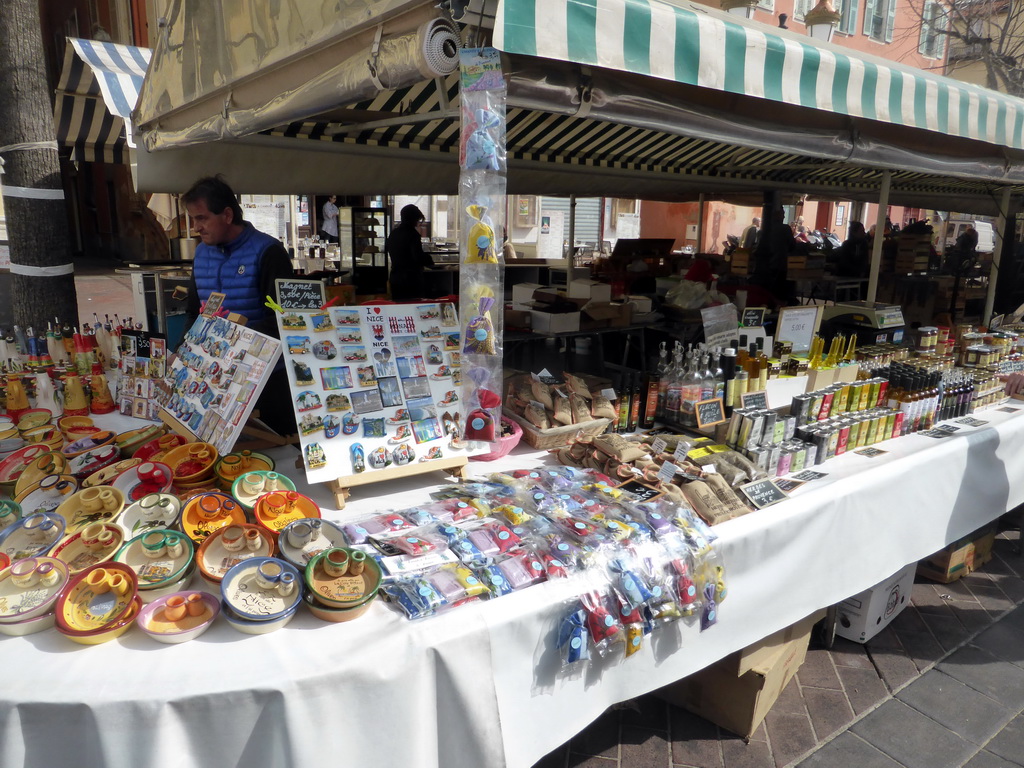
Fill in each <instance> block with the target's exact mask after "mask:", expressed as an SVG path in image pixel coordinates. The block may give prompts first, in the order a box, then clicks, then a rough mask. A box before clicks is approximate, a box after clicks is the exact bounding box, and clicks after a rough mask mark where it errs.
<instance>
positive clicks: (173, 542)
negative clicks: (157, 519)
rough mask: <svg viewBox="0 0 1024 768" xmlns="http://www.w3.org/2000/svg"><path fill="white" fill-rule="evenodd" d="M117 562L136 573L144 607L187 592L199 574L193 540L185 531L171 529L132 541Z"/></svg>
mask: <svg viewBox="0 0 1024 768" xmlns="http://www.w3.org/2000/svg"><path fill="white" fill-rule="evenodd" d="M114 561H115V562H118V563H124V564H125V565H127V566H129V567H130V568H131V569H132V570H133V571H135V575H136V577H137V579H138V583H139V597H140V598H141V599H142V602H143V603H151V602H153V601H154V600H156V599H157V598H159V597H164V596H166V595H169V594H172V593H174V592H180V591H181V590H183V589H185V588H186V587H187V586H188V583H189V582H190V581H191V580H192V574H193V573H195V570H196V558H195V548H194V547H193V546H192V540H191V539H189V537H188V536H186V535H185V534H184V533H182V532H181V531H171V530H167V529H157V530H153V531H147V532H146V533H142V534H139V535H138V536H136V537H135V538H133V539H130V540H129V541H128V542H126V543H125V545H124V546H123V547H121V549H120V550H118V552H117V554H116V555H114Z"/></svg>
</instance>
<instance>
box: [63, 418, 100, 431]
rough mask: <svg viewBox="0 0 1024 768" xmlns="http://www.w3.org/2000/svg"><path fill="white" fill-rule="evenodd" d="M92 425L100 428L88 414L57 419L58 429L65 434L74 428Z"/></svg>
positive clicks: (97, 428)
mask: <svg viewBox="0 0 1024 768" xmlns="http://www.w3.org/2000/svg"><path fill="white" fill-rule="evenodd" d="M89 427H92V428H94V429H96V430H97V431H98V430H99V427H97V426H96V423H95V422H94V421H93V420H92V419H91V418H89V417H88V416H64V417H63V418H60V419H57V429H59V430H60V431H61V432H63V433H64V434H65V435H66V434H67V433H68V432H70V431H71V430H73V429H83V428H89Z"/></svg>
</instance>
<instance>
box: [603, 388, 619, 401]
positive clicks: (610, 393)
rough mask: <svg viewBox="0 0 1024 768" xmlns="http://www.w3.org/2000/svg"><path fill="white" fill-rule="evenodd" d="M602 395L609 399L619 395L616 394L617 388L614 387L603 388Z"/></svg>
mask: <svg viewBox="0 0 1024 768" xmlns="http://www.w3.org/2000/svg"><path fill="white" fill-rule="evenodd" d="M601 396H602V397H606V398H608V399H609V400H614V399H615V398H616V397H617V395H616V394H615V390H614V389H602V390H601Z"/></svg>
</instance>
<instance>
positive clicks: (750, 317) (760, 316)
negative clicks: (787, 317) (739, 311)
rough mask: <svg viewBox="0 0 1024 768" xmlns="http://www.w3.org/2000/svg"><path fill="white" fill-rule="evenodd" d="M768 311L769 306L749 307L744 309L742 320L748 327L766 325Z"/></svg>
mask: <svg viewBox="0 0 1024 768" xmlns="http://www.w3.org/2000/svg"><path fill="white" fill-rule="evenodd" d="M767 312H768V308H767V307H747V308H746V309H744V310H743V317H742V318H741V320H742V322H743V324H744V325H745V326H747V327H748V328H754V327H756V326H761V325H764V316H765V313H767Z"/></svg>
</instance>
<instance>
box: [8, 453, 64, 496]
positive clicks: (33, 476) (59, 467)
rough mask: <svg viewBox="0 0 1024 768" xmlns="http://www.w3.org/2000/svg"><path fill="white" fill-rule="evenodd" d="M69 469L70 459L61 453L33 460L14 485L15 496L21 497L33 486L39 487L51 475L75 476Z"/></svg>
mask: <svg viewBox="0 0 1024 768" xmlns="http://www.w3.org/2000/svg"><path fill="white" fill-rule="evenodd" d="M73 474H74V472H71V471H70V470H69V469H68V459H67V457H66V456H65V455H64V454H63V453H61V452H60V451H49V452H47V453H44V454H41V455H40V456H38V457H36V458H35V459H33V460H32V462H31V463H30V464H29V465H28V466H27V467H25V471H24V472H22V473H21V477H19V478H18V482H17V483H15V484H14V495H15V496H20V495H21V494H23V493H24V492H25V491H27V490H28V489H29V488H30V487H31V486H33V485H37V484H38V483H40V482H41V481H42V479H43V478H44V477H48V476H49V475H73Z"/></svg>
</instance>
